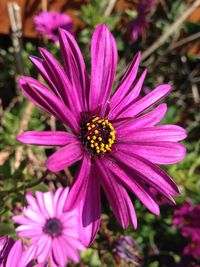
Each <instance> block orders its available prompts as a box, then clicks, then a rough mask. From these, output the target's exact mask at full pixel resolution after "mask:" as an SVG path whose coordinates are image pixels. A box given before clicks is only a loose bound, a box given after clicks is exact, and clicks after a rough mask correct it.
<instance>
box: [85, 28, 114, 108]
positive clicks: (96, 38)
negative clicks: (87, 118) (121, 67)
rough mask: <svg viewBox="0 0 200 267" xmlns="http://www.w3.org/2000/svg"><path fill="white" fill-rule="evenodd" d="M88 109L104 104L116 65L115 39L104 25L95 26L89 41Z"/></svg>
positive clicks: (110, 87)
mask: <svg viewBox="0 0 200 267" xmlns="http://www.w3.org/2000/svg"><path fill="white" fill-rule="evenodd" d="M91 57H92V62H91V84H90V94H89V107H90V110H91V111H93V110H95V109H96V108H97V107H98V106H99V105H101V104H105V103H106V102H107V100H108V98H109V96H110V93H111V89H112V85H113V81H114V75H115V71H116V65H117V48H116V43H115V40H114V38H113V36H112V34H111V32H110V30H109V29H108V28H107V26H106V25H103V24H102V25H99V26H97V28H96V30H95V31H94V33H93V36H92V43H91Z"/></svg>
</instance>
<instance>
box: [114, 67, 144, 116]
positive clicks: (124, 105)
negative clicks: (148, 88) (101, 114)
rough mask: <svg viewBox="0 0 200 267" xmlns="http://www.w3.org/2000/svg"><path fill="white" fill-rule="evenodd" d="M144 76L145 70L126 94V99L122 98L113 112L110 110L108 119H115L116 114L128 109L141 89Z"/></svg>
mask: <svg viewBox="0 0 200 267" xmlns="http://www.w3.org/2000/svg"><path fill="white" fill-rule="evenodd" d="M146 74H147V70H146V69H145V70H144V71H143V73H142V74H141V76H140V78H139V79H138V81H137V83H136V84H135V86H134V88H133V89H132V90H131V91H130V92H129V93H128V94H127V96H126V97H124V99H123V100H122V101H121V102H120V103H119V104H118V105H117V107H116V108H115V109H114V110H111V112H110V114H109V119H112V118H115V117H117V115H118V114H121V113H122V112H123V111H124V110H126V108H127V107H129V104H130V103H133V101H134V100H135V99H137V97H138V96H139V94H140V91H141V89H142V85H143V82H144V79H145V77H146Z"/></svg>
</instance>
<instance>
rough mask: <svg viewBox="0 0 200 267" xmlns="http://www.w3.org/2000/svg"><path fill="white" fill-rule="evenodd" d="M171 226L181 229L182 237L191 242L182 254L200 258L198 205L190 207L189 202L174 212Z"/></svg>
mask: <svg viewBox="0 0 200 267" xmlns="http://www.w3.org/2000/svg"><path fill="white" fill-rule="evenodd" d="M173 224H174V225H176V226H177V227H178V228H179V229H181V233H182V235H183V236H184V237H189V238H190V239H191V240H190V242H189V244H188V245H187V246H186V247H185V248H184V254H186V255H191V256H193V257H194V258H200V205H197V206H192V201H191V200H189V201H188V202H186V203H185V204H184V205H182V207H181V208H180V209H179V210H176V211H175V212H174V219H173Z"/></svg>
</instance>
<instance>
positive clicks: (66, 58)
mask: <svg viewBox="0 0 200 267" xmlns="http://www.w3.org/2000/svg"><path fill="white" fill-rule="evenodd" d="M59 37H60V39H59V40H60V47H61V53H62V60H63V65H64V70H65V73H66V74H67V77H68V78H69V80H70V82H71V84H72V87H73V90H74V91H77V95H78V96H79V101H83V105H84V107H85V110H88V103H87V99H88V95H89V92H88V88H89V86H88V85H89V79H88V75H87V72H86V66H85V62H84V59H83V56H82V54H81V51H80V49H79V47H78V44H77V43H76V40H75V39H74V36H73V35H72V34H70V33H69V32H68V31H66V30H64V29H60V31H59Z"/></svg>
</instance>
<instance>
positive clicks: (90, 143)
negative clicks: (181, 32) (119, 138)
mask: <svg viewBox="0 0 200 267" xmlns="http://www.w3.org/2000/svg"><path fill="white" fill-rule="evenodd" d="M115 139H116V137H115V129H114V127H113V126H112V124H111V123H110V122H109V121H108V120H107V119H100V118H99V117H92V119H89V120H85V121H84V122H83V123H82V125H81V135H80V140H81V141H82V143H83V146H84V148H85V149H86V150H87V151H89V152H90V154H91V155H92V156H101V157H102V156H104V154H105V153H108V152H110V151H111V147H112V145H113V144H114V142H115Z"/></svg>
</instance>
